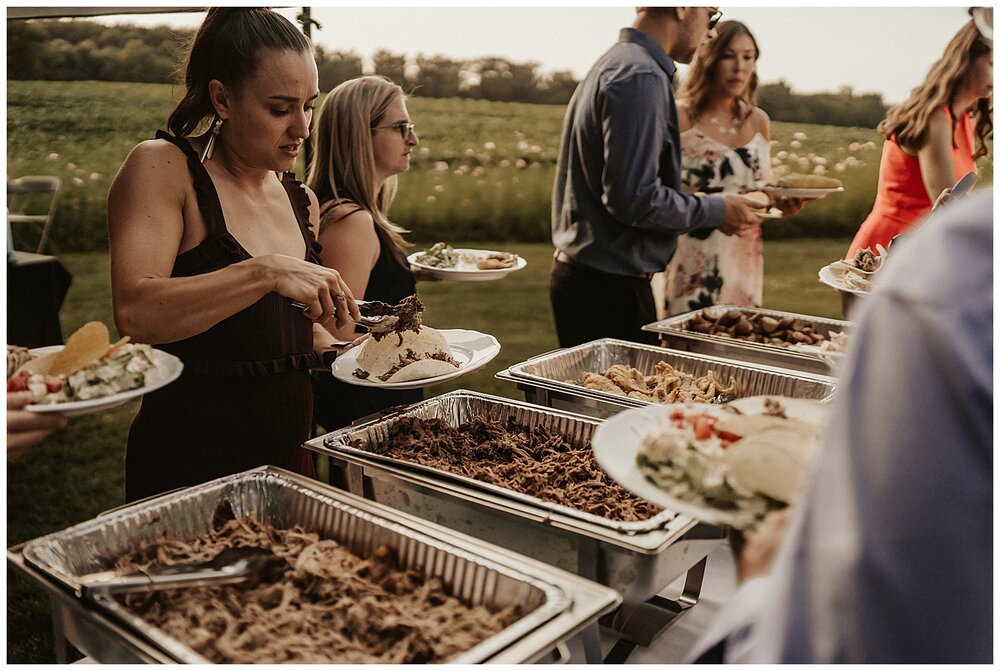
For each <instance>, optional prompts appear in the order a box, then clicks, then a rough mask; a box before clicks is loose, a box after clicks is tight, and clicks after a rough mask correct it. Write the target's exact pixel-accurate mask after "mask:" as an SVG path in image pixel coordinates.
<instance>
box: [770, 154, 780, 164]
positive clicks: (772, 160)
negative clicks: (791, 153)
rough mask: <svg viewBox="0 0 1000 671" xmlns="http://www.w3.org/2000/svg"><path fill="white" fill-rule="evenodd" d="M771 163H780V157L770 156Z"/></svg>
mask: <svg viewBox="0 0 1000 671" xmlns="http://www.w3.org/2000/svg"><path fill="white" fill-rule="evenodd" d="M771 165H781V159H780V158H778V157H777V156H772V157H771Z"/></svg>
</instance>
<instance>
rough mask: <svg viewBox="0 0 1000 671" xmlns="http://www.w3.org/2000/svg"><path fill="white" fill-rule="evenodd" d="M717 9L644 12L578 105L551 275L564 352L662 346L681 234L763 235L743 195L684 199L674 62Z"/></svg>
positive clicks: (684, 59)
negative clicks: (664, 290) (659, 316)
mask: <svg viewBox="0 0 1000 671" xmlns="http://www.w3.org/2000/svg"><path fill="white" fill-rule="evenodd" d="M719 16H721V12H719V11H718V9H717V8H715V7H658V8H652V7H640V8H639V9H638V13H637V16H636V20H635V22H634V23H633V26H632V27H631V28H624V29H623V30H622V31H621V35H620V37H619V40H618V43H617V44H615V45H614V46H613V47H611V49H610V50H608V52H607V53H605V54H604V55H603V56H601V58H600V59H598V61H597V63H595V64H594V66H593V67H592V68H591V70H590V72H589V73H588V74H587V76H586V78H584V80H583V81H582V82H581V83H580V85H579V86H578V87H577V89H576V92H575V93H574V94H573V98H572V99H571V100H570V102H569V107H568V109H567V111H566V118H565V122H564V128H563V136H562V147H561V149H560V154H559V163H558V166H557V169H556V182H555V186H554V188H553V194H552V242H553V243H554V244H555V247H556V255H555V260H554V262H553V265H552V274H551V277H550V294H551V298H552V309H553V312H554V314H555V320H556V331H557V333H558V336H559V344H560V345H561V346H563V347H569V346H572V345H577V344H580V343H583V342H587V341H590V340H595V339H597V338H603V337H614V338H623V339H627V340H633V341H638V342H649V343H655V342H656V336H655V335H654V334H651V333H645V332H643V331H642V330H641V329H642V326H643V325H644V324H648V323H650V322H653V321H655V320H656V308H655V305H654V302H653V293H652V289H651V287H650V284H649V279H650V277H651V276H652V275H653V273H656V272H660V271H662V270H664V269H665V268H666V266H667V263H668V262H669V261H670V257H671V256H673V253H674V249H675V248H676V245H677V242H676V240H677V236H678V235H680V234H682V233H687V232H688V231H691V230H693V229H696V228H700V229H705V228H718V229H719V230H721V231H722V232H723V233H726V234H728V235H732V234H740V233H742V232H744V231H746V230H748V229H749V228H750V227H753V226H759V225H760V218H759V217H757V216H756V215H755V214H754V209H755V208H759V207H760V206H759V205H758V204H757V203H755V202H754V201H752V200H750V199H747V198H744V197H742V196H738V195H727V196H696V195H693V194H686V193H683V192H682V191H681V179H680V177H681V154H680V151H681V150H680V135H679V130H678V124H677V108H676V105H675V103H674V94H673V89H672V81H673V77H674V73H675V72H676V66H675V65H674V62H675V61H677V62H680V63H688V62H690V61H691V59H692V58H693V57H694V54H695V51H696V50H697V48H698V46H699V45H700V44H701V43H702V42H704V41H705V40H708V39H712V38H713V37H714V36H715V29H714V28H715V23H716V22H717V21H718V19H719Z"/></svg>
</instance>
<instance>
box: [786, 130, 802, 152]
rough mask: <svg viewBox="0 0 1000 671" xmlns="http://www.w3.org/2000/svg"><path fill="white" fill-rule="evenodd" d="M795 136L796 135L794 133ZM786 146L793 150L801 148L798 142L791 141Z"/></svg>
mask: <svg viewBox="0 0 1000 671" xmlns="http://www.w3.org/2000/svg"><path fill="white" fill-rule="evenodd" d="M796 135H797V133H796ZM788 146H789V147H792V148H793V149H798V148H799V147H801V146H802V143H801V142H799V141H798V140H792V141H791V142H789V143H788Z"/></svg>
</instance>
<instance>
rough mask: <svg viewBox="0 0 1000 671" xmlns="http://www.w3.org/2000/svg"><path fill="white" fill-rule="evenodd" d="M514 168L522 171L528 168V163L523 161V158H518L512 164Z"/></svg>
mask: <svg viewBox="0 0 1000 671" xmlns="http://www.w3.org/2000/svg"><path fill="white" fill-rule="evenodd" d="M514 167H515V168H517V169H518V170H524V169H525V168H527V167H528V162H527V161H525V160H524V159H523V158H519V159H517V162H516V163H514Z"/></svg>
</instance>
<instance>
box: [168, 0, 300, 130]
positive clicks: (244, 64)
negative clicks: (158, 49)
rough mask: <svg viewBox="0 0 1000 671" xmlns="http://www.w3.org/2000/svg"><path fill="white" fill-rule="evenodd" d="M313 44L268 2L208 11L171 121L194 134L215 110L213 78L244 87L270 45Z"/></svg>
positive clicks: (186, 66) (287, 47)
mask: <svg viewBox="0 0 1000 671" xmlns="http://www.w3.org/2000/svg"><path fill="white" fill-rule="evenodd" d="M312 48H313V47H312V43H311V42H310V41H309V39H308V38H307V37H306V36H305V35H303V34H302V33H301V32H300V31H299V30H298V29H297V28H296V27H295V26H294V25H293V24H292V23H291V22H290V21H289V20H288V19H286V18H285V17H283V16H282V15H281V14H278V13H276V12H273V11H271V10H270V9H267V8H264V7H213V8H211V9H209V10H208V14H206V15H205V20H204V21H202V22H201V26H200V27H199V28H198V32H197V33H196V34H195V36H194V40H193V41H192V42H191V49H190V51H189V52H188V56H187V58H186V59H185V61H184V65H183V66H182V70H183V72H184V87H185V93H184V97H183V98H182V99H181V101H180V102H179V103H177V107H175V108H174V111H173V112H171V113H170V118H169V119H168V120H167V129H168V130H169V131H170V132H171V133H173V134H174V135H176V136H185V135H191V134H192V133H194V132H195V131H196V130H197V129H198V127H199V126H201V125H202V123H204V122H205V120H206V119H210V118H211V117H213V116H214V115H215V108H214V107H212V101H211V99H210V98H209V94H208V83H209V82H210V81H212V80H213V79H217V80H219V81H220V82H222V83H223V84H225V85H226V86H227V87H229V88H231V89H234V90H238V89H239V88H240V87H241V86H242V85H243V84H244V83H245V82H246V80H247V79H249V78H250V76H251V75H252V74H253V73H254V71H255V70H256V69H257V66H258V57H259V55H260V52H261V51H262V50H264V49H279V50H291V51H296V52H305V53H310V54H311V53H312Z"/></svg>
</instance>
